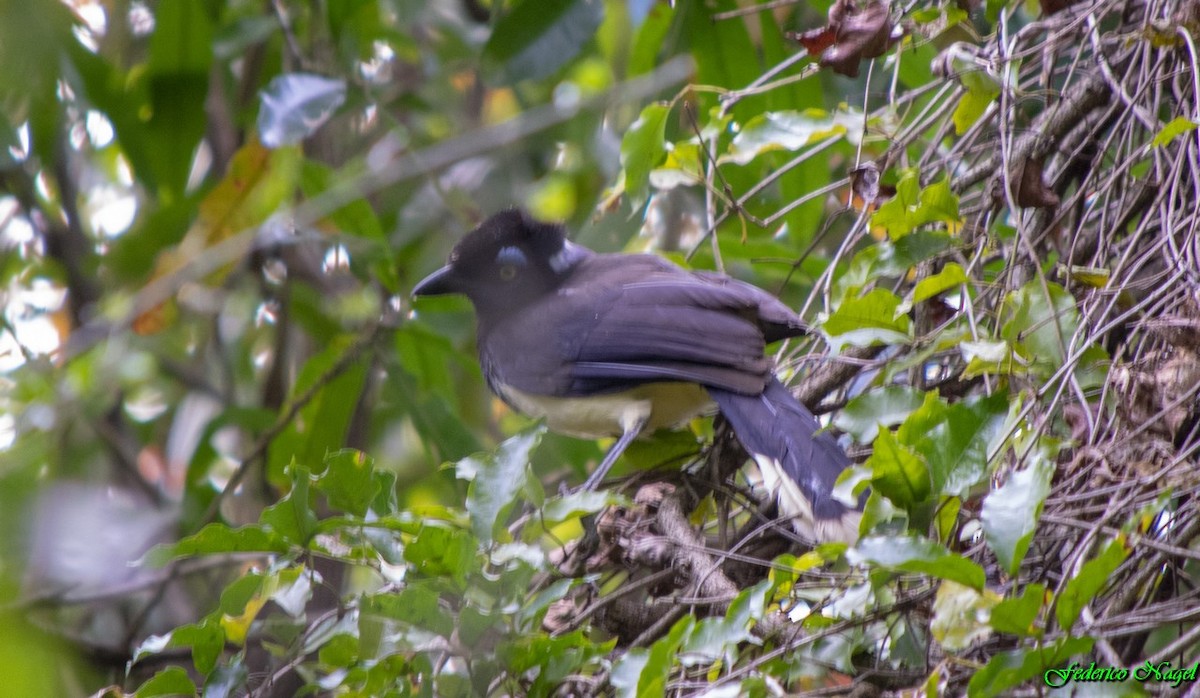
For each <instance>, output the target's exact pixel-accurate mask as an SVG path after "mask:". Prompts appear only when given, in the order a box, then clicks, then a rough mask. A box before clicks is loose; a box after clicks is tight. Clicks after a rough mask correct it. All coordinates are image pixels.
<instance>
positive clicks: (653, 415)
mask: <svg viewBox="0 0 1200 698" xmlns="http://www.w3.org/2000/svg"><path fill="white" fill-rule="evenodd" d="M501 392H502V393H503V394H502V395H501V397H502V398H504V401H505V402H507V403H508V404H510V405H512V406H513V407H514V408H516V409H517V410H518V411H520V412H522V413H523V414H527V415H529V416H530V417H539V418H545V420H546V426H548V427H550V429H552V430H554V431H557V432H559V433H562V434H567V435H568V436H577V437H579V438H583V439H598V438H602V437H606V436H620V435H621V434H622V433H623V432H624V431H625V429H626V428H631V427H632V426H633V425H634V424H637V422H639V421H640V420H641V419H642V418H644V417H649V420H648V422H647V424H646V426H645V428H644V429H643V431H645V432H647V433H649V432H652V431H655V430H657V429H666V428H670V427H674V426H677V425H680V424H682V423H684V422H686V421H688V420H690V419H693V418H695V417H698V416H700V415H701V414H704V412H705V411H707V410H708V409H709V407H710V406H711V405H712V401H711V400H710V399H709V397H708V392H707V391H706V390H705V389H704V388H702V387H701V386H699V385H696V384H695V383H647V384H645V385H639V386H638V387H636V388H633V389H632V390H626V391H624V392H620V393H611V394H606V395H594V396H591V397H586V398H583V397H550V396H546V395H532V394H530V393H524V392H521V391H520V390H516V389H515V388H511V387H508V388H501Z"/></svg>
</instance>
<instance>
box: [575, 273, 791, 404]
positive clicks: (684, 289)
mask: <svg viewBox="0 0 1200 698" xmlns="http://www.w3.org/2000/svg"><path fill="white" fill-rule="evenodd" d="M748 288H753V287H748ZM590 290H591V292H589V293H575V294H574V296H575V297H577V298H581V299H582V300H581V301H578V302H577V303H578V304H579V305H582V306H584V307H583V308H577V309H576V312H573V313H572V314H571V317H570V318H567V319H566V320H565V322H563V324H562V325H560V327H561V328H562V333H561V334H560V337H561V342H560V346H562V347H563V348H564V349H565V351H564V355H565V356H566V357H567V358H568V363H569V372H570V375H571V376H572V378H573V381H572V386H571V392H572V393H575V394H587V393H592V392H600V391H608V390H621V389H624V388H626V387H629V386H630V385H633V384H638V383H646V382H655V381H687V382H692V383H699V384H701V385H704V386H709V387H716V388H721V389H724V390H729V391H733V392H737V393H744V394H757V393H759V392H761V391H762V389H763V386H764V385H765V384H766V381H767V380H768V378H769V376H770V373H771V362H770V360H769V359H767V358H765V357H764V356H763V345H764V338H763V331H762V329H760V325H759V322H758V311H757V309H758V304H759V299H758V298H756V297H754V295H753V294H749V293H746V292H745V290H744V289H743V288H741V287H737V286H726V285H720V284H713V283H710V282H708V281H706V280H704V279H700V278H697V277H695V276H693V275H692V274H690V273H688V272H684V271H683V270H681V269H679V270H677V271H676V270H671V271H667V272H663V273H652V274H649V275H647V276H644V277H642V278H641V279H639V280H634V281H629V282H626V283H623V284H617V285H613V286H611V287H608V288H606V289H605V290H604V291H603V292H601V293H596V292H595V290H594V289H590ZM755 291H757V289H755ZM564 293H565V294H566V295H568V296H570V295H571V293H572V289H571V288H566V289H564ZM760 293H761V292H760ZM573 305H574V304H573Z"/></svg>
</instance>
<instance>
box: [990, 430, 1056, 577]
mask: <svg viewBox="0 0 1200 698" xmlns="http://www.w3.org/2000/svg"><path fill="white" fill-rule="evenodd" d="M1028 461H1029V464H1028V465H1027V466H1025V468H1023V469H1022V470H1017V471H1015V472H1013V473H1012V474H1010V475H1009V477H1008V481H1007V482H1005V483H1004V485H1003V486H1001V487H1000V488H998V489H995V490H992V491H991V492H990V493H988V496H987V497H985V498H984V500H983V511H982V512H981V514H980V520H981V522H982V524H983V537H984V540H985V541H987V544H988V547H989V548H991V549H992V552H994V553H995V554H996V558H997V559H998V560H999V562H1000V566H1001V567H1002V568H1003V569H1004V570H1005V571H1007V572H1008V573H1009V574H1010V575H1014V576H1015V575H1016V574H1017V571H1018V569H1020V566H1021V560H1022V559H1024V558H1025V552H1026V551H1027V550H1029V543H1030V541H1031V540H1032V539H1033V534H1034V531H1035V530H1037V521H1038V517H1040V516H1041V514H1042V503H1043V502H1044V501H1045V500H1046V495H1048V494H1050V479H1051V478H1052V477H1053V476H1054V464H1053V463H1052V462H1051V461H1050V459H1049V458H1046V457H1045V455H1044V454H1041V453H1040V452H1037V451H1035V452H1034V453H1033V454H1031V457H1030V458H1029V459H1028Z"/></svg>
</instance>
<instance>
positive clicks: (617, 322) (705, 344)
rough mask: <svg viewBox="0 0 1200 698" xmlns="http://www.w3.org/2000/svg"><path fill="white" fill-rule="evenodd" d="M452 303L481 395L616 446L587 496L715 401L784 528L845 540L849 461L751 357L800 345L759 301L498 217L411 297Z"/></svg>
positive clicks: (553, 228) (759, 293)
mask: <svg viewBox="0 0 1200 698" xmlns="http://www.w3.org/2000/svg"><path fill="white" fill-rule="evenodd" d="M447 293H461V294H465V295H466V296H467V298H469V299H470V301H471V303H472V304H473V305H474V306H475V313H476V316H477V318H478V333H477V344H478V347H479V361H480V364H481V365H482V368H483V375H484V377H485V378H486V380H487V382H488V386H489V387H490V388H491V389H492V391H493V392H495V393H496V394H497V395H498V396H500V398H501V399H503V400H504V401H505V402H506V403H508V404H509V405H510V406H511V407H513V408H515V409H516V410H518V411H520V412H523V413H525V414H527V415H530V416H533V417H539V418H544V419H545V420H546V424H547V426H549V427H550V428H551V429H553V430H554V431H558V432H561V433H564V434H568V435H571V436H578V437H582V438H589V439H594V438H601V437H606V436H618V437H620V438H619V440H618V441H617V443H616V444H615V445H614V446H613V447H612V448H611V449H610V450H609V452H608V455H607V456H606V457H605V459H604V461H603V462H602V463H601V465H600V467H599V468H598V469H597V470H596V471H595V473H593V475H592V477H591V478H589V480H588V483H587V486H589V487H590V486H594V485H595V483H596V482H598V481H599V480H600V479H601V478H602V477H603V475H604V473H605V472H606V471H607V470H608V468H609V467H611V465H612V463H613V462H615V461H616V459H617V457H618V456H619V455H620V453H621V452H622V451H623V450H624V449H625V447H626V446H628V444H629V443H630V442H631V441H632V440H633V439H634V438H635V437H636V436H637V435H638V434H640V433H643V432H649V431H652V430H655V429H660V428H666V427H673V426H676V425H679V424H681V423H683V422H686V421H687V420H689V419H691V418H693V417H696V416H698V415H700V414H702V413H703V412H704V411H706V410H707V409H709V408H710V406H711V405H712V403H714V402H715V403H716V405H717V408H718V409H719V410H720V412H721V414H722V415H724V416H725V419H727V420H728V421H729V423H730V425H731V426H732V427H733V431H734V433H735V434H736V435H737V437H738V440H739V441H741V443H742V445H743V446H744V447H745V448H746V450H747V451H748V452H749V453H750V454H751V455H752V456H753V457H754V460H755V461H756V462H757V463H758V465H759V469H760V470H761V471H762V475H763V480H764V483H765V485H766V486H767V488H768V489H770V490H773V491H774V492H776V493H777V496H778V499H779V505H780V509H781V511H782V513H783V514H785V515H787V516H789V517H792V520H793V524H794V526H795V528H796V530H797V531H798V532H799V533H801V534H802V535H806V536H808V537H810V538H812V539H815V540H820V541H829V540H844V541H853V540H854V539H855V538H857V534H858V521H859V513H858V512H857V511H856V510H854V509H853V508H851V507H848V506H846V505H845V504H843V503H841V502H840V501H838V500H836V499H834V497H833V494H832V490H833V485H834V482H835V481H836V480H837V478H838V475H839V474H840V473H841V472H842V470H843V469H845V468H846V466H848V465H849V464H850V459H849V458H847V456H846V454H845V453H844V452H843V451H842V449H841V447H839V446H838V444H837V441H836V440H834V438H833V437H832V436H831V435H829V434H827V433H825V432H821V431H819V429H820V427H819V425H818V424H817V421H816V419H815V418H814V417H813V415H812V413H810V412H809V411H808V410H807V409H805V407H804V406H803V405H801V404H800V403H799V402H798V401H797V400H796V398H795V397H794V396H793V395H792V394H791V392H790V391H788V389H787V388H786V387H784V385H783V384H782V383H780V382H779V379H778V378H776V377H775V375H774V372H773V364H772V361H771V360H770V359H769V358H767V357H766V356H764V346H765V345H766V344H767V343H770V342H774V341H777V340H780V339H784V338H787V337H795V336H797V335H800V334H803V333H804V325H803V323H802V321H801V320H800V318H799V317H798V316H797V315H796V314H795V313H793V312H792V311H791V310H790V309H789V308H788V307H787V306H785V305H784V304H783V303H782V302H780V301H779V299H777V298H775V297H774V296H772V295H770V294H769V293H767V292H765V291H763V290H761V289H759V288H756V287H754V286H751V285H750V284H747V283H744V282H741V281H738V280H736V279H733V278H730V277H728V276H725V275H723V274H717V273H711V272H692V271H687V270H685V269H683V268H681V267H678V266H676V265H674V264H672V263H671V262H668V261H667V260H665V259H662V258H660V257H656V256H653V255H648V254H597V253H595V252H593V251H591V250H589V249H587V248H585V247H582V246H580V245H577V244H575V243H572V242H570V241H569V240H567V239H566V235H565V231H564V229H563V227H562V226H560V225H557V224H552V223H544V222H541V221H537V220H534V219H533V218H531V217H530V216H529V215H528V214H526V213H524V212H522V211H520V210H516V209H511V210H506V211H502V212H500V213H497V214H495V215H493V216H492V217H490V218H488V219H487V220H485V221H484V222H483V223H482V224H481V225H480V226H479V227H478V228H476V229H475V230H473V231H472V232H471V233H469V234H468V235H467V236H466V237H465V238H463V240H462V241H461V242H459V244H458V245H457V246H456V247H455V248H454V250H453V251H452V252H451V253H450V260H449V263H448V264H447V265H446V266H444V267H442V268H441V269H439V270H438V271H436V272H434V273H433V274H430V275H429V276H428V277H426V278H425V279H424V280H422V281H421V282H420V283H419V284H417V286H416V288H414V289H413V295H414V296H430V295H438V294H447Z"/></svg>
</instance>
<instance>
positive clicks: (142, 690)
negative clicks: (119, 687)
mask: <svg viewBox="0 0 1200 698" xmlns="http://www.w3.org/2000/svg"><path fill="white" fill-rule="evenodd" d="M133 695H134V698H157V697H158V696H194V695H196V684H194V683H192V680H191V678H189V677H188V673H187V671H186V670H184V669H183V668H182V667H177V666H173V667H168V668H166V669H163V670H162V671H160V672H158V673H157V674H155V675H154V676H152V677H150V679H149V680H148V681H146V683H144V684H142V685H141V686H139V687H138V690H137V692H136V693H134V694H133Z"/></svg>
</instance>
